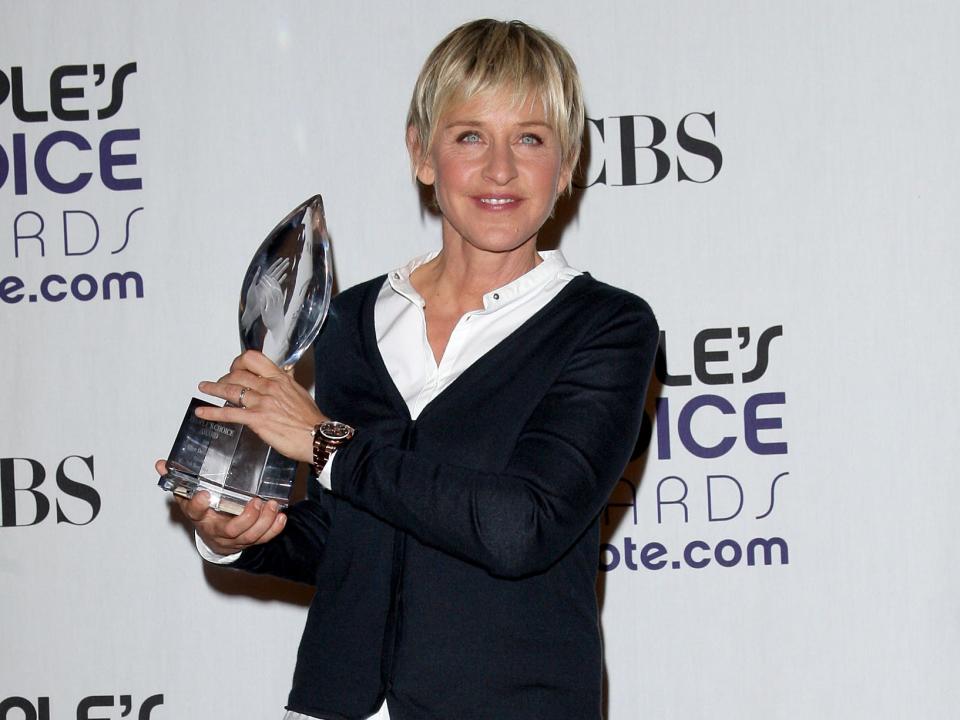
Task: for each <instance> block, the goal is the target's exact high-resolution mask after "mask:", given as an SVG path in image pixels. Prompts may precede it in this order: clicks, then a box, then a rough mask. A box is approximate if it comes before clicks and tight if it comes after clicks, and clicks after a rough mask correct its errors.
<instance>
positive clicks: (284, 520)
mask: <svg viewBox="0 0 960 720" xmlns="http://www.w3.org/2000/svg"><path fill="white" fill-rule="evenodd" d="M277 522H279V523H280V524H281V525H286V524H287V516H286V515H284V514H283V513H281V514H280V520H278V521H277Z"/></svg>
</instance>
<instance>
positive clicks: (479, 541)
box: [332, 293, 659, 577]
mask: <svg viewBox="0 0 960 720" xmlns="http://www.w3.org/2000/svg"><path fill="white" fill-rule="evenodd" d="M593 318H594V323H593V326H592V327H591V328H589V329H588V330H587V332H585V334H584V338H583V340H582V342H581V343H580V345H579V347H578V349H577V350H575V351H574V352H573V354H572V355H571V356H570V359H569V361H568V362H567V363H566V365H565V367H564V369H563V371H562V372H561V373H560V375H559V376H558V378H557V379H556V381H555V382H554V383H553V385H552V386H551V387H550V388H549V390H548V391H547V392H546V394H545V395H544V396H543V397H542V399H541V400H540V401H539V403H538V404H537V406H536V408H535V410H534V412H533V413H532V414H531V416H530V417H529V419H528V420H527V422H526V424H525V425H524V427H523V429H522V431H521V433H520V434H519V436H518V438H517V441H516V443H515V445H514V448H513V451H512V453H511V455H510V458H509V461H508V462H507V463H506V465H505V467H504V469H503V470H502V471H500V472H488V471H481V470H476V469H472V468H467V467H462V466H458V465H455V464H450V463H442V462H437V461H434V460H431V459H429V458H425V457H423V455H422V454H418V453H417V452H416V451H415V450H403V449H400V448H397V447H395V446H391V445H389V444H387V443H385V442H383V441H382V440H381V439H380V438H378V436H377V435H376V434H375V433H370V432H365V431H364V430H363V429H362V428H360V429H358V431H357V433H356V435H355V437H354V440H353V441H352V442H350V443H349V444H348V445H346V446H344V447H342V448H340V449H339V450H338V452H337V463H336V464H335V465H334V467H333V478H332V489H333V492H335V493H337V494H339V495H341V496H343V497H344V498H346V499H347V500H349V501H350V502H351V503H352V504H354V505H356V506H358V507H360V508H362V509H364V510H366V511H368V512H370V513H372V514H374V515H376V516H378V517H380V518H381V519H383V520H385V521H386V522H388V523H390V524H391V525H394V526H395V527H397V528H399V529H401V530H403V531H405V532H407V533H410V534H411V535H413V536H414V537H416V538H417V539H419V540H420V541H421V542H424V543H426V544H428V545H432V546H434V547H436V548H439V549H440V550H443V551H444V552H447V553H449V554H451V555H454V556H457V557H460V558H462V559H465V560H468V561H470V562H473V563H476V564H478V565H480V566H481V567H484V568H485V569H486V570H487V571H488V572H490V573H491V574H493V575H497V576H501V577H523V576H527V575H531V574H535V573H538V572H541V571H543V570H545V569H547V568H548V567H550V565H552V564H553V563H554V562H555V561H556V560H558V559H559V558H560V557H561V556H562V555H563V553H564V552H565V551H566V550H567V549H568V548H570V546H571V545H572V544H573V543H574V542H575V541H576V540H577V538H578V537H580V535H581V534H582V533H583V532H584V530H586V528H587V527H588V526H589V525H590V523H591V522H593V520H594V519H595V518H596V517H597V515H598V514H599V513H600V511H601V510H602V509H603V505H604V503H605V502H606V500H607V498H608V497H609V494H610V492H611V490H612V489H613V486H614V485H615V484H616V482H617V480H618V479H619V477H620V474H621V473H622V471H623V468H624V467H625V465H626V463H627V462H628V460H629V457H630V453H631V451H632V449H633V447H634V445H635V443H636V439H637V435H638V433H639V430H640V423H641V420H642V413H643V404H644V397H645V395H646V388H647V383H648V381H649V378H650V372H651V369H652V367H653V361H654V356H655V353H656V348H657V342H658V339H659V331H658V328H657V323H656V319H655V318H654V316H653V313H652V312H651V310H650V308H649V307H648V306H647V304H646V303H645V302H643V301H642V300H640V299H639V298H637V297H635V296H633V295H629V294H627V293H623V294H622V295H619V296H617V298H616V301H615V302H608V303H605V305H604V307H602V308H600V309H598V310H597V312H596V313H593Z"/></svg>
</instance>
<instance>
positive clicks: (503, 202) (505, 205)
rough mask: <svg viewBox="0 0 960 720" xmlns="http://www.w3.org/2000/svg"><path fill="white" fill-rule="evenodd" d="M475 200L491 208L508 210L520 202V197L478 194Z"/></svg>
mask: <svg viewBox="0 0 960 720" xmlns="http://www.w3.org/2000/svg"><path fill="white" fill-rule="evenodd" d="M474 200H475V201H476V202H477V203H479V204H480V205H481V206H482V207H484V208H486V209H489V210H507V209H510V208H513V207H516V206H517V204H518V203H519V202H520V198H518V197H516V196H514V195H476V196H474Z"/></svg>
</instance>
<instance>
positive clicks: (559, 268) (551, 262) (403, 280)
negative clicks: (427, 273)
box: [387, 250, 579, 314]
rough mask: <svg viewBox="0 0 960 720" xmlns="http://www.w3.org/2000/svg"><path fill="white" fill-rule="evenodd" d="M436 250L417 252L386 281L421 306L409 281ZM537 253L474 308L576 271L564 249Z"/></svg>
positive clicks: (493, 306)
mask: <svg viewBox="0 0 960 720" xmlns="http://www.w3.org/2000/svg"><path fill="white" fill-rule="evenodd" d="M439 254H440V251H439V250H434V251H433V252H429V253H427V254H426V255H420V256H419V257H415V258H414V259H413V260H411V261H410V262H408V263H407V264H406V265H404V266H402V267H399V268H397V269H396V270H393V271H392V272H390V273H389V274H388V275H387V281H388V282H389V283H390V287H392V288H393V289H394V291H395V292H396V293H398V294H399V295H402V296H403V297H405V298H406V299H407V300H409V301H410V302H412V303H414V304H415V305H419V306H420V307H423V306H424V305H425V304H426V303H425V302H424V300H423V298H422V297H420V293H418V292H417V291H416V290H415V289H414V287H413V284H412V283H411V282H410V275H411V274H412V273H413V271H414V270H416V269H417V268H418V267H420V266H421V265H424V264H426V263H428V262H430V261H431V260H433V259H434V258H435V257H436V256H437V255H439ZM537 254H538V255H539V256H540V259H541V260H542V262H541V263H540V264H539V265H537V266H536V267H535V268H533V269H532V270H530V271H528V272H526V273H524V274H523V275H521V276H520V277H518V278H517V279H516V280H513V281H511V282H509V283H507V284H506V285H504V286H503V287H499V288H495V289H494V290H491V291H490V292H488V293H486V294H485V295H484V296H483V310H478V311H477V312H478V313H480V314H486V313H491V312H495V311H496V310H499V309H500V308H503V307H505V306H507V305H509V304H511V303H514V302H516V301H518V300H522V299H523V298H526V297H529V296H530V295H533V294H535V293H537V292H539V291H540V290H542V289H543V288H545V287H547V286H548V285H549V284H550V283H551V282H553V281H554V280H556V279H557V278H558V277H561V276H564V275H577V274H579V273H578V272H577V271H576V270H574V269H573V268H571V267H570V266H569V265H568V264H567V260H566V258H564V257H563V253H561V252H560V251H559V250H545V251H543V252H539V253H537Z"/></svg>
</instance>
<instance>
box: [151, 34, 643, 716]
mask: <svg viewBox="0 0 960 720" xmlns="http://www.w3.org/2000/svg"><path fill="white" fill-rule="evenodd" d="M583 119H584V113H583V103H582V99H581V93H580V87H579V80H578V77H577V73H576V68H575V67H574V64H573V62H572V60H571V59H570V57H569V55H568V54H567V52H566V51H565V50H564V49H563V48H562V47H561V46H560V45H558V44H557V43H556V42H555V41H554V40H552V39H551V38H549V37H548V36H546V35H544V34H543V33H541V32H540V31H538V30H536V29H533V28H530V27H528V26H526V25H524V24H523V23H519V22H510V23H504V22H497V21H493V20H480V21H475V22H471V23H467V24H466V25H464V26H462V27H460V28H457V29H456V30H454V31H453V32H452V33H451V34H450V35H448V36H447V37H446V38H445V39H444V40H443V41H442V42H441V44H440V45H439V46H438V47H437V48H436V49H435V50H434V51H433V53H432V54H431V55H430V57H429V58H428V59H427V62H426V64H425V66H424V68H423V70H422V71H421V74H420V77H419V79H418V81H417V85H416V88H415V90H414V95H413V100H412V102H411V106H410V113H409V116H408V128H407V146H408V149H409V151H410V157H411V162H412V165H413V168H414V171H415V173H416V177H417V179H418V180H419V181H420V182H421V183H423V184H425V185H428V186H432V187H433V189H434V193H435V198H436V204H437V206H438V208H439V210H440V213H441V215H442V247H441V250H440V251H439V252H437V253H433V254H430V255H427V256H424V257H421V258H417V259H415V260H413V261H412V262H410V263H409V264H408V265H406V266H405V267H403V268H399V269H397V270H395V271H394V272H392V273H390V274H389V275H387V276H385V277H379V278H376V279H374V280H372V281H369V282H367V283H364V284H361V285H359V286H356V287H353V288H351V289H349V290H347V291H345V292H343V293H341V294H340V295H339V296H338V297H337V298H336V299H335V300H334V302H333V305H332V306H331V311H330V314H329V317H328V320H327V322H326V325H325V326H324V330H323V332H322V333H321V336H320V338H319V339H318V340H317V345H316V352H317V358H318V360H317V363H316V367H317V378H316V388H317V390H316V404H314V402H313V400H312V399H311V398H310V397H309V395H308V393H307V392H306V391H305V390H304V389H303V388H301V387H299V386H298V385H297V384H296V383H295V382H294V381H293V379H292V377H291V375H290V374H288V373H283V372H281V371H280V370H279V369H278V368H277V367H276V366H275V365H273V364H272V363H271V362H270V361H269V360H267V359H266V358H265V357H264V356H263V355H261V354H259V353H256V352H247V353H245V354H243V355H241V356H240V357H238V358H237V359H236V360H235V361H234V363H233V366H232V367H231V370H230V372H229V374H227V375H226V376H225V377H223V378H221V379H220V380H219V381H218V382H215V383H213V382H207V383H202V384H201V386H200V389H201V390H202V391H204V392H205V393H208V394H210V395H214V396H216V397H219V398H222V399H224V400H228V401H230V402H231V403H234V404H235V405H241V406H243V409H241V408H239V407H235V408H230V407H227V408H204V409H201V410H198V411H197V412H198V415H200V416H201V417H203V418H205V419H208V420H217V421H226V422H238V423H242V424H244V425H247V426H249V427H251V428H252V429H253V430H254V431H255V432H257V434H259V435H260V436H261V437H262V438H263V439H264V440H265V441H267V442H268V443H269V444H271V445H272V446H274V447H275V448H277V449H278V450H280V451H281V452H282V453H284V454H285V455H288V456H289V457H291V458H296V459H297V460H302V461H304V462H312V463H314V465H315V468H316V470H317V473H318V482H317V483H316V484H314V483H313V482H311V487H310V489H309V492H308V498H307V499H306V500H305V501H303V502H301V503H298V504H296V505H294V506H292V507H291V508H289V510H288V511H287V512H286V513H280V512H278V511H277V507H276V506H275V504H274V503H267V504H263V503H260V502H254V503H251V504H250V505H249V506H248V507H247V509H246V510H245V511H244V513H243V514H242V515H240V516H238V517H235V518H231V517H229V516H224V515H221V514H219V513H216V512H214V511H213V510H211V509H209V507H208V506H207V501H208V498H207V496H206V495H205V494H204V493H201V494H198V495H197V496H196V497H194V498H193V499H192V500H190V501H189V502H188V501H185V500H183V499H179V498H178V499H177V502H178V503H179V504H180V506H181V508H182V509H183V511H184V512H185V513H186V514H187V516H188V517H189V518H190V519H191V520H192V521H193V522H194V524H195V526H196V529H197V536H198V547H200V549H201V552H202V553H203V554H204V556H205V557H207V558H208V559H210V560H213V561H220V562H229V563H230V564H231V565H232V566H234V567H237V568H241V569H245V570H248V571H252V572H266V573H272V574H275V575H279V576H281V577H286V578H290V579H294V580H300V581H303V582H308V583H314V584H316V587H317V593H316V596H315V598H314V601H313V604H312V606H311V609H310V613H309V616H308V619H307V625H306V628H305V630H304V634H303V639H302V641H301V645H300V651H299V656H298V661H297V668H296V671H295V674H294V681H293V689H292V690H291V693H290V699H289V704H288V710H289V711H290V713H288V715H289V717H298V718H299V717H311V718H364V717H368V716H370V715H371V714H373V713H374V712H376V711H377V709H378V708H379V707H380V705H381V703H382V702H383V700H384V698H386V704H387V706H388V707H389V715H390V717H391V718H393V720H408V719H413V718H418V719H419V718H445V719H453V718H457V719H462V718H498V719H503V718H544V719H549V720H560V719H562V718H570V719H571V720H573V719H576V720H584V719H585V718H599V717H600V714H601V710H600V708H601V672H602V658H601V646H600V637H599V631H598V622H597V620H598V618H597V604H596V597H595V593H594V582H595V578H596V572H597V558H598V543H599V533H598V524H597V517H598V514H599V513H600V511H601V509H602V508H603V505H604V503H605V501H606V498H607V496H608V494H609V493H610V491H611V489H612V487H613V485H614V484H615V483H616V481H617V480H618V478H619V477H620V472H621V471H622V469H623V467H624V465H625V464H626V462H627V460H628V459H629V456H630V451H631V449H632V447H633V445H634V442H635V441H636V438H637V434H638V431H639V428H640V419H641V411H642V405H643V398H644V394H645V391H646V384H647V380H648V377H649V374H650V369H651V367H652V362H653V358H654V352H655V348H656V344H657V338H658V330H657V326H656V322H655V320H654V317H653V315H652V313H651V312H650V309H649V308H648V306H647V305H646V304H645V303H644V302H643V301H642V300H640V299H639V298H637V297H635V296H633V295H631V294H630V293H627V292H625V291H622V290H618V289H615V288H612V287H609V286H607V285H604V284H602V283H600V282H598V281H596V280H594V279H593V278H591V277H590V276H589V275H586V274H583V273H580V272H579V271H576V270H573V269H572V268H570V267H569V266H568V265H567V264H566V262H565V261H564V259H563V257H562V256H561V255H560V253H559V252H552V253H538V252H537V249H536V242H537V234H538V232H539V231H540V228H541V226H542V225H543V223H544V222H545V221H546V220H547V218H548V217H549V216H550V214H551V213H552V211H553V207H554V203H555V201H556V199H557V197H558V195H559V194H561V193H562V192H564V191H565V190H567V189H568V188H569V186H570V179H571V175H572V172H573V168H574V167H575V165H576V162H577V159H578V156H579V150H580V137H581V133H582V128H583ZM330 418H335V419H336V420H337V421H339V424H338V423H333V424H331V422H330ZM331 454H333V456H334V457H333V460H332V461H331V462H329V463H328V462H327V458H328V456H330V455H331ZM160 469H161V470H162V467H161V468H160ZM320 485H322V486H323V488H321V487H320Z"/></svg>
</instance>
